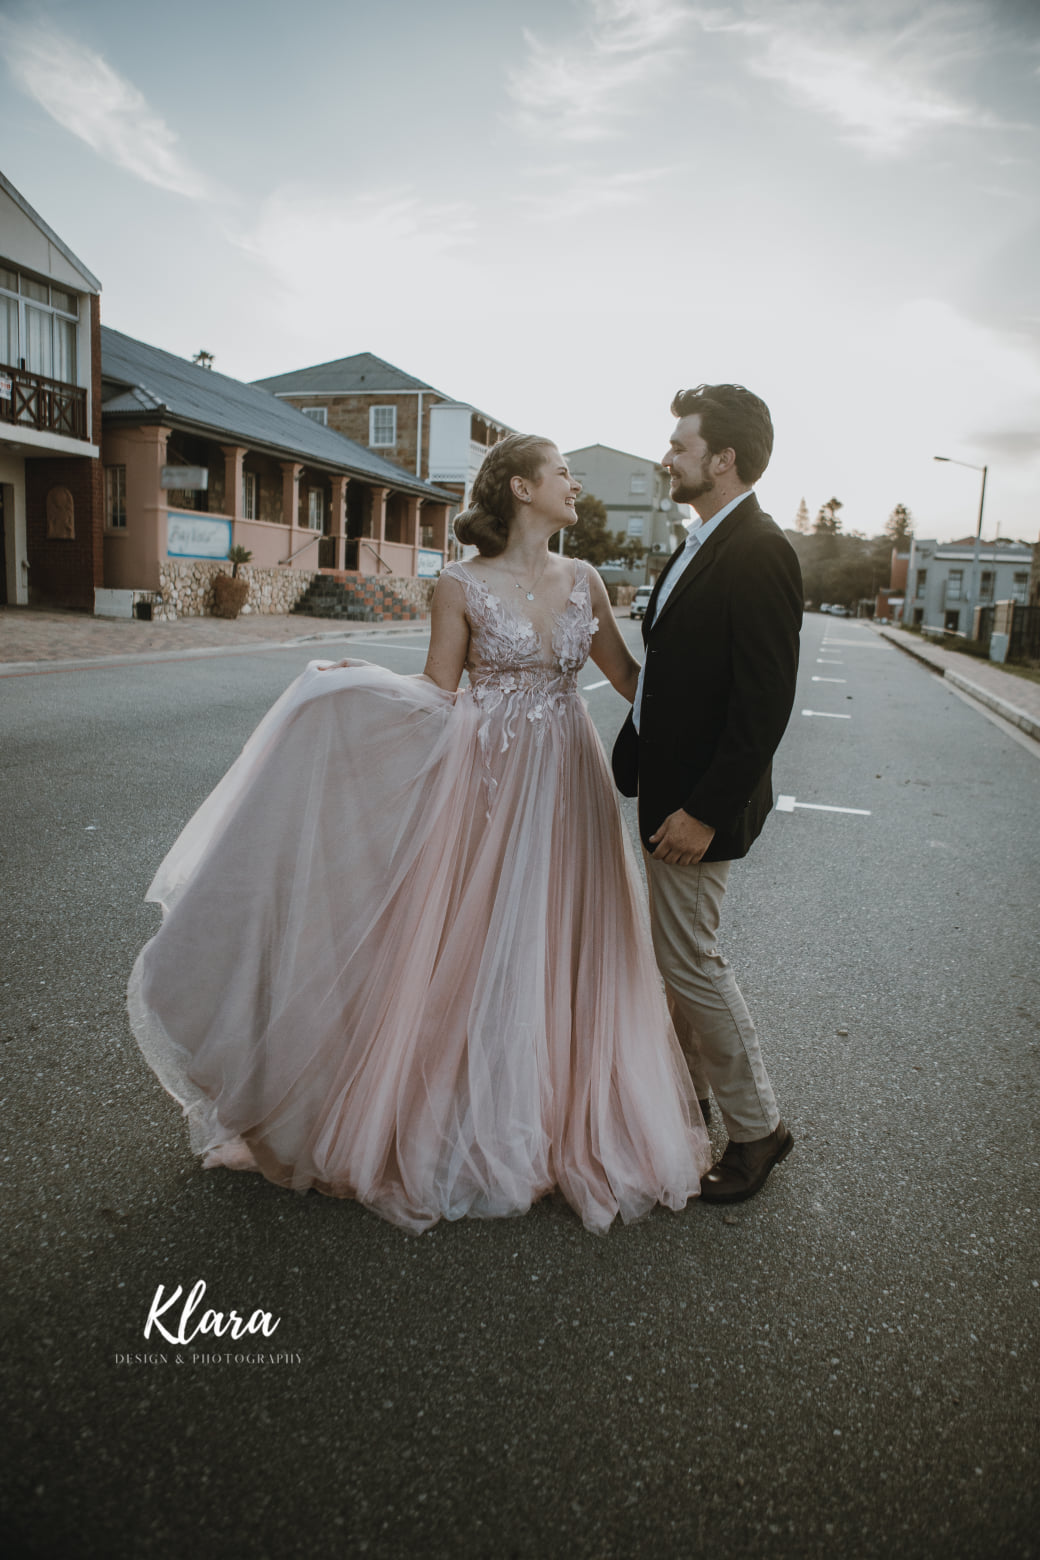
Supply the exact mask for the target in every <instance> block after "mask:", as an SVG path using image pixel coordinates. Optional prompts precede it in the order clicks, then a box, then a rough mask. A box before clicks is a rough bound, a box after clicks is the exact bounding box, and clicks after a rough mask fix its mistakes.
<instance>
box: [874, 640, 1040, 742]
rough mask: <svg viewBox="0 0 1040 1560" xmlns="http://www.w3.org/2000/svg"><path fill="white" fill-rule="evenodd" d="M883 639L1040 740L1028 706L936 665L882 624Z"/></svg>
mask: <svg viewBox="0 0 1040 1560" xmlns="http://www.w3.org/2000/svg"><path fill="white" fill-rule="evenodd" d="M877 632H878V634H879V635H880V636H881V638H882V639H885V640H887V641H888V643H889V644H890V645H894V646H895V648H896V649H897V650H902V652H903V654H904V655H908V656H911V657H912V658H913V659H914V660H915V661H920V663H921V665H922V666H927V667H928V669H929V671H932V672H936V673H938V675H939V676H940V677H942V678H945V679H946V681H947V682H949V683H951V684H952V686H953V687H954V688H958V689H959V690H960V692H961V693H966V694H967V695H968V698H969V699H974V700H975V701H976V703H978V704H982V705H985V707H986V709H988V710H992V711H993V712H994V714H996V715H1000V716H1001V717H1002V719H1004V720H1006V721H1008V722H1010V724H1011V725H1012V726H1017V727H1018V729H1019V730H1020V731H1024V732H1025V734H1026V736H1028V737H1032V738H1033V740H1034V741H1036V742H1040V721H1038V720H1037V719H1036V718H1035V716H1033V715H1030V714H1029V713H1028V711H1027V710H1023V709H1021V708H1020V707H1019V706H1018V705H1017V704H1012V703H1011V702H1010V700H1008V699H1002V698H1001V697H1000V695H999V694H996V693H991V692H990V691H989V689H988V688H982V687H980V685H979V684H978V683H975V682H972V681H971V679H970V678H969V677H963V676H962V675H961V673H960V672H952V671H950V669H949V667H945V666H939V665H937V664H936V662H935V661H933V660H932V659H931V657H930V656H929V655H927V654H925V653H924V651H923V649H922V650H918V648H917V646H916V645H908V644H906V643H904V641H903V640H902V639H896V638H895V637H894V636H893V635H892V634H887V633H886V632H885V630H884V629H883V628H879V629H878V630H877Z"/></svg>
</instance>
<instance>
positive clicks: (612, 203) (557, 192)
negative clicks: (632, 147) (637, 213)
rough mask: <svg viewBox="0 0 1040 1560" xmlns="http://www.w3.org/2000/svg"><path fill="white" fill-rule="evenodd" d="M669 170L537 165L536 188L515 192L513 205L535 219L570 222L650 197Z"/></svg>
mask: <svg viewBox="0 0 1040 1560" xmlns="http://www.w3.org/2000/svg"><path fill="white" fill-rule="evenodd" d="M669 172H671V170H670V169H669V168H634V169H629V170H617V171H615V172H613V173H599V172H595V171H593V170H591V169H589V168H587V167H584V166H582V165H580V164H570V163H563V164H558V165H557V166H555V167H551V168H537V169H533V170H532V174H531V177H532V178H533V180H534V181H535V185H536V188H535V189H534V190H532V191H531V192H529V193H527V194H522V195H517V196H516V197H515V204H516V205H517V206H518V207H519V208H520V209H521V211H523V212H524V213H526V214H527V215H529V216H531V217H533V218H534V219H535V220H536V221H538V222H565V223H568V224H571V223H574V222H577V221H578V220H579V219H582V220H584V219H586V218H589V217H591V216H593V215H594V214H595V213H597V212H602V211H606V212H610V211H617V210H619V209H621V208H629V207H632V206H638V205H640V204H641V203H642V202H643V201H646V200H650V199H652V198H654V197H655V196H656V195H657V192H658V188H659V185H660V181H661V180H662V179H663V178H664V177H665V176H666V175H667V174H668V173H669Z"/></svg>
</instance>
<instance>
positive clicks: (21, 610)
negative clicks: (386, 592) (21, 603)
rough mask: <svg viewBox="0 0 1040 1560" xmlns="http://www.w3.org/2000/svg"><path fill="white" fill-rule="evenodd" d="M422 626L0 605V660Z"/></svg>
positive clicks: (95, 656)
mask: <svg viewBox="0 0 1040 1560" xmlns="http://www.w3.org/2000/svg"><path fill="white" fill-rule="evenodd" d="M424 627H425V622H424V621H423V620H419V621H418V622H412V623H389V622H387V623H353V622H344V621H343V620H341V619H338V620H336V624H335V627H334V626H333V624H332V623H331V622H330V621H328V620H322V619H321V618H312V617H307V616H305V615H304V614H303V613H277V612H272V613H263V614H261V613H250V614H249V616H248V617H238V618H230V619H229V618H215V617H190V618H179V619H178V621H177V622H176V623H144V622H140V621H139V620H138V619H136V618H96V617H91V616H90V615H89V614H88V613H85V612H61V611H52V610H47V609H43V608H37V607H0V662H4V663H10V662H20V663H25V662H33V661H93V660H102V659H104V658H105V657H108V656H136V655H149V656H151V655H156V654H163V653H164V652H169V651H178V650H180V651H184V650H222V649H227V648H229V647H232V648H238V647H239V646H242V647H245V646H247V645H250V644H266V645H270V644H283V643H284V642H285V641H286V640H290V639H321V638H325V637H327V638H335V639H341V638H342V637H343V636H344V634H372V633H380V634H384V633H401V632H406V633H407V632H411V633H415V632H416V630H417V629H418V630H421V629H422V628H424Z"/></svg>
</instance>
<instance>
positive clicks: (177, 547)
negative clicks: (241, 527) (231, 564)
mask: <svg viewBox="0 0 1040 1560" xmlns="http://www.w3.org/2000/svg"><path fill="white" fill-rule="evenodd" d="M230 546H231V521H230V520H211V519H210V518H209V517H208V516H206V517H205V518H203V517H202V516H201V515H185V514H176V513H175V512H174V511H173V510H171V511H170V513H169V514H168V515H167V516H166V556H167V558H226V557H227V555H228V548H229V547H230Z"/></svg>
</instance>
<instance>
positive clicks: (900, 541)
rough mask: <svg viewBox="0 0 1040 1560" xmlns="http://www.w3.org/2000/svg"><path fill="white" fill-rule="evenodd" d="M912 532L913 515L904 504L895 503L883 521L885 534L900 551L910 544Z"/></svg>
mask: <svg viewBox="0 0 1040 1560" xmlns="http://www.w3.org/2000/svg"><path fill="white" fill-rule="evenodd" d="M913 534H914V517H913V515H912V514H911V513H910V511H909V509H907V507H906V505H905V504H897V505H896V507H895V508H894V509H893V511H892V513H891V514H890V515H889V517H888V519H887V520H886V521H885V535H886V536H887V537H888V539H889V541H890V542H891V543H892V546H893V547H895V548H896V549H897V550H898V551H900V552H902V551H904V550H905V549H906V548H907V547H909V545H910V541H911V538H912V537H913Z"/></svg>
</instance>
